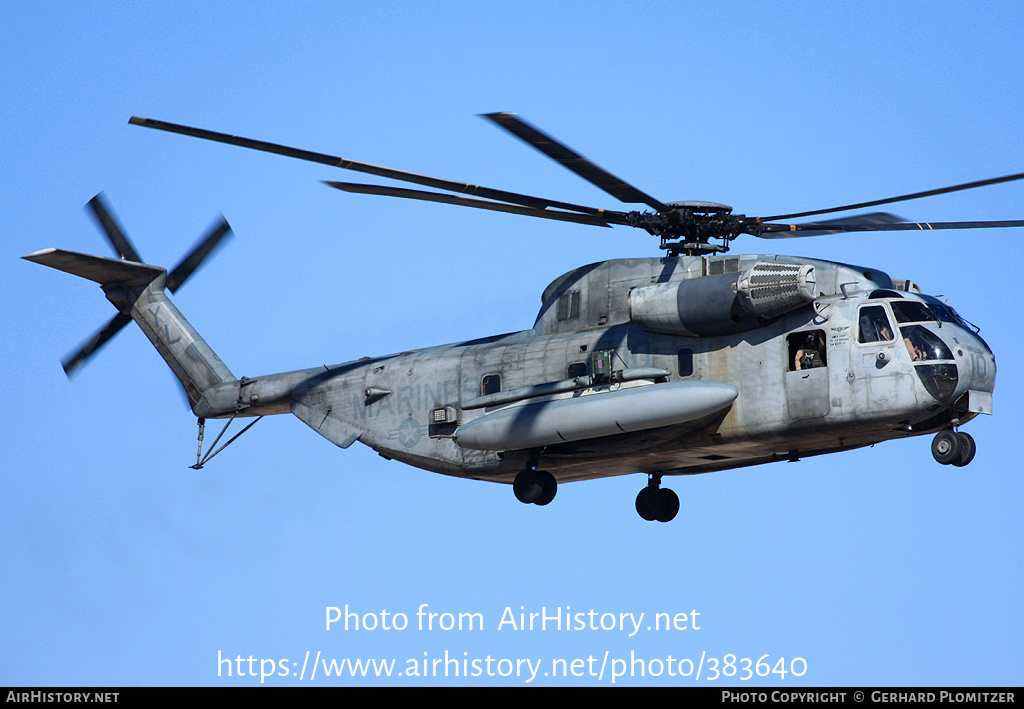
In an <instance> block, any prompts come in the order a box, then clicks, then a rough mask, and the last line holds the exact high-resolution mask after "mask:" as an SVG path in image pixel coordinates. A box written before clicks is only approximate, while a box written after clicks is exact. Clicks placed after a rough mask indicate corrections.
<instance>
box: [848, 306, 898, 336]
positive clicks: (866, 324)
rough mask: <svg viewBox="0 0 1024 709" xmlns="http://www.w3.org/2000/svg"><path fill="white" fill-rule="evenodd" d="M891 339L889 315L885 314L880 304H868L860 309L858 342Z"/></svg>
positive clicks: (891, 331) (891, 330)
mask: <svg viewBox="0 0 1024 709" xmlns="http://www.w3.org/2000/svg"><path fill="white" fill-rule="evenodd" d="M892 339H893V329H892V325H891V324H890V323H889V316H888V315H886V314H885V308H883V307H882V306H881V305H869V306H867V307H864V308H861V309H860V326H859V329H858V333H857V341H858V342H861V343H867V342H889V341H891V340H892Z"/></svg>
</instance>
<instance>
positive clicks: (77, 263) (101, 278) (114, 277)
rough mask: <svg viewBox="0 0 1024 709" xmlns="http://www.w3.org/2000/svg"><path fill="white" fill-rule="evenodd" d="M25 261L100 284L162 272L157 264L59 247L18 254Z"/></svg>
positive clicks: (137, 279) (149, 279) (150, 276)
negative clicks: (65, 249) (83, 252)
mask: <svg viewBox="0 0 1024 709" xmlns="http://www.w3.org/2000/svg"><path fill="white" fill-rule="evenodd" d="M22 258H23V259H25V260H26V261H32V262H33V263H39V264H42V265H44V266H49V267H50V268H55V269H57V270H58V271H64V272H65V273H70V274H72V275H73V276H80V277H82V278H88V279H89V280H90V281H95V282H96V283H99V284H101V285H113V284H115V283H130V282H132V281H151V280H153V279H155V278H156V277H157V276H159V275H161V274H163V273H164V269H162V268H160V267H159V266H150V265H147V264H144V263H135V262H134V261H123V260H121V259H117V258H105V257H103V256H92V255H90V254H80V253H78V252H76V251H64V250H63V249H43V250H42V251H36V252H35V253H34V254H29V255H28V256H22Z"/></svg>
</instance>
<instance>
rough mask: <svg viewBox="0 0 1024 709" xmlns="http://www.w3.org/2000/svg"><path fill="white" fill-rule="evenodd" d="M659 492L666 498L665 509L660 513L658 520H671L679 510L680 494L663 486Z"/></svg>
mask: <svg viewBox="0 0 1024 709" xmlns="http://www.w3.org/2000/svg"><path fill="white" fill-rule="evenodd" d="M659 492H661V497H662V498H663V499H664V500H665V509H663V510H662V511H661V514H660V515H658V517H657V520H658V521H659V522H671V521H672V520H673V519H675V517H676V514H677V513H678V512H679V495H677V494H675V493H674V492H672V491H671V490H669V489H668V488H667V487H663V488H661V490H660V491H659Z"/></svg>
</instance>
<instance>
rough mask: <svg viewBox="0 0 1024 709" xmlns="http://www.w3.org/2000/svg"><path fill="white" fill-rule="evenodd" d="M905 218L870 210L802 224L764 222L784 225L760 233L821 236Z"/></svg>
mask: <svg viewBox="0 0 1024 709" xmlns="http://www.w3.org/2000/svg"><path fill="white" fill-rule="evenodd" d="M906 221H907V220H906V219H904V218H903V217H898V216H896V215H895V214H889V213H888V212H872V213H870V214H856V215H853V216H850V217H841V218H839V219H827V220H825V221H820V222H808V223H804V224H778V225H772V224H766V225H764V226H766V227H775V226H779V227H784V229H783V230H782V231H773V230H772V229H768V230H767V231H768V233H764V234H760V236H762V237H764V238H765V239H790V238H797V237H802V236H821V235H822V234H838V233H840V232H842V231H845V230H846V229H844V227H852V226H857V228H858V229H860V230H867V229H868V228H870V227H877V226H883V227H884V226H885V225H889V224H903V223H906ZM793 226H799V227H801V228H800V229H796V230H790V227H793Z"/></svg>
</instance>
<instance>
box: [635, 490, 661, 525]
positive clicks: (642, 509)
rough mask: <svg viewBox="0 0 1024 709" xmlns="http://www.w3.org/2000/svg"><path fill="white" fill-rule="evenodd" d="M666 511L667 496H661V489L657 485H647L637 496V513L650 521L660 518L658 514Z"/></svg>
mask: <svg viewBox="0 0 1024 709" xmlns="http://www.w3.org/2000/svg"><path fill="white" fill-rule="evenodd" d="M664 511H665V498H664V497H662V496H661V489H660V488H656V487H645V488H644V489H643V490H641V491H640V492H639V493H638V494H637V496H636V513H637V514H638V515H640V516H641V517H642V518H643V519H645V520H647V521H648V522H653V521H654V520H656V519H658V515H660V514H662V513H663V512H664Z"/></svg>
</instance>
